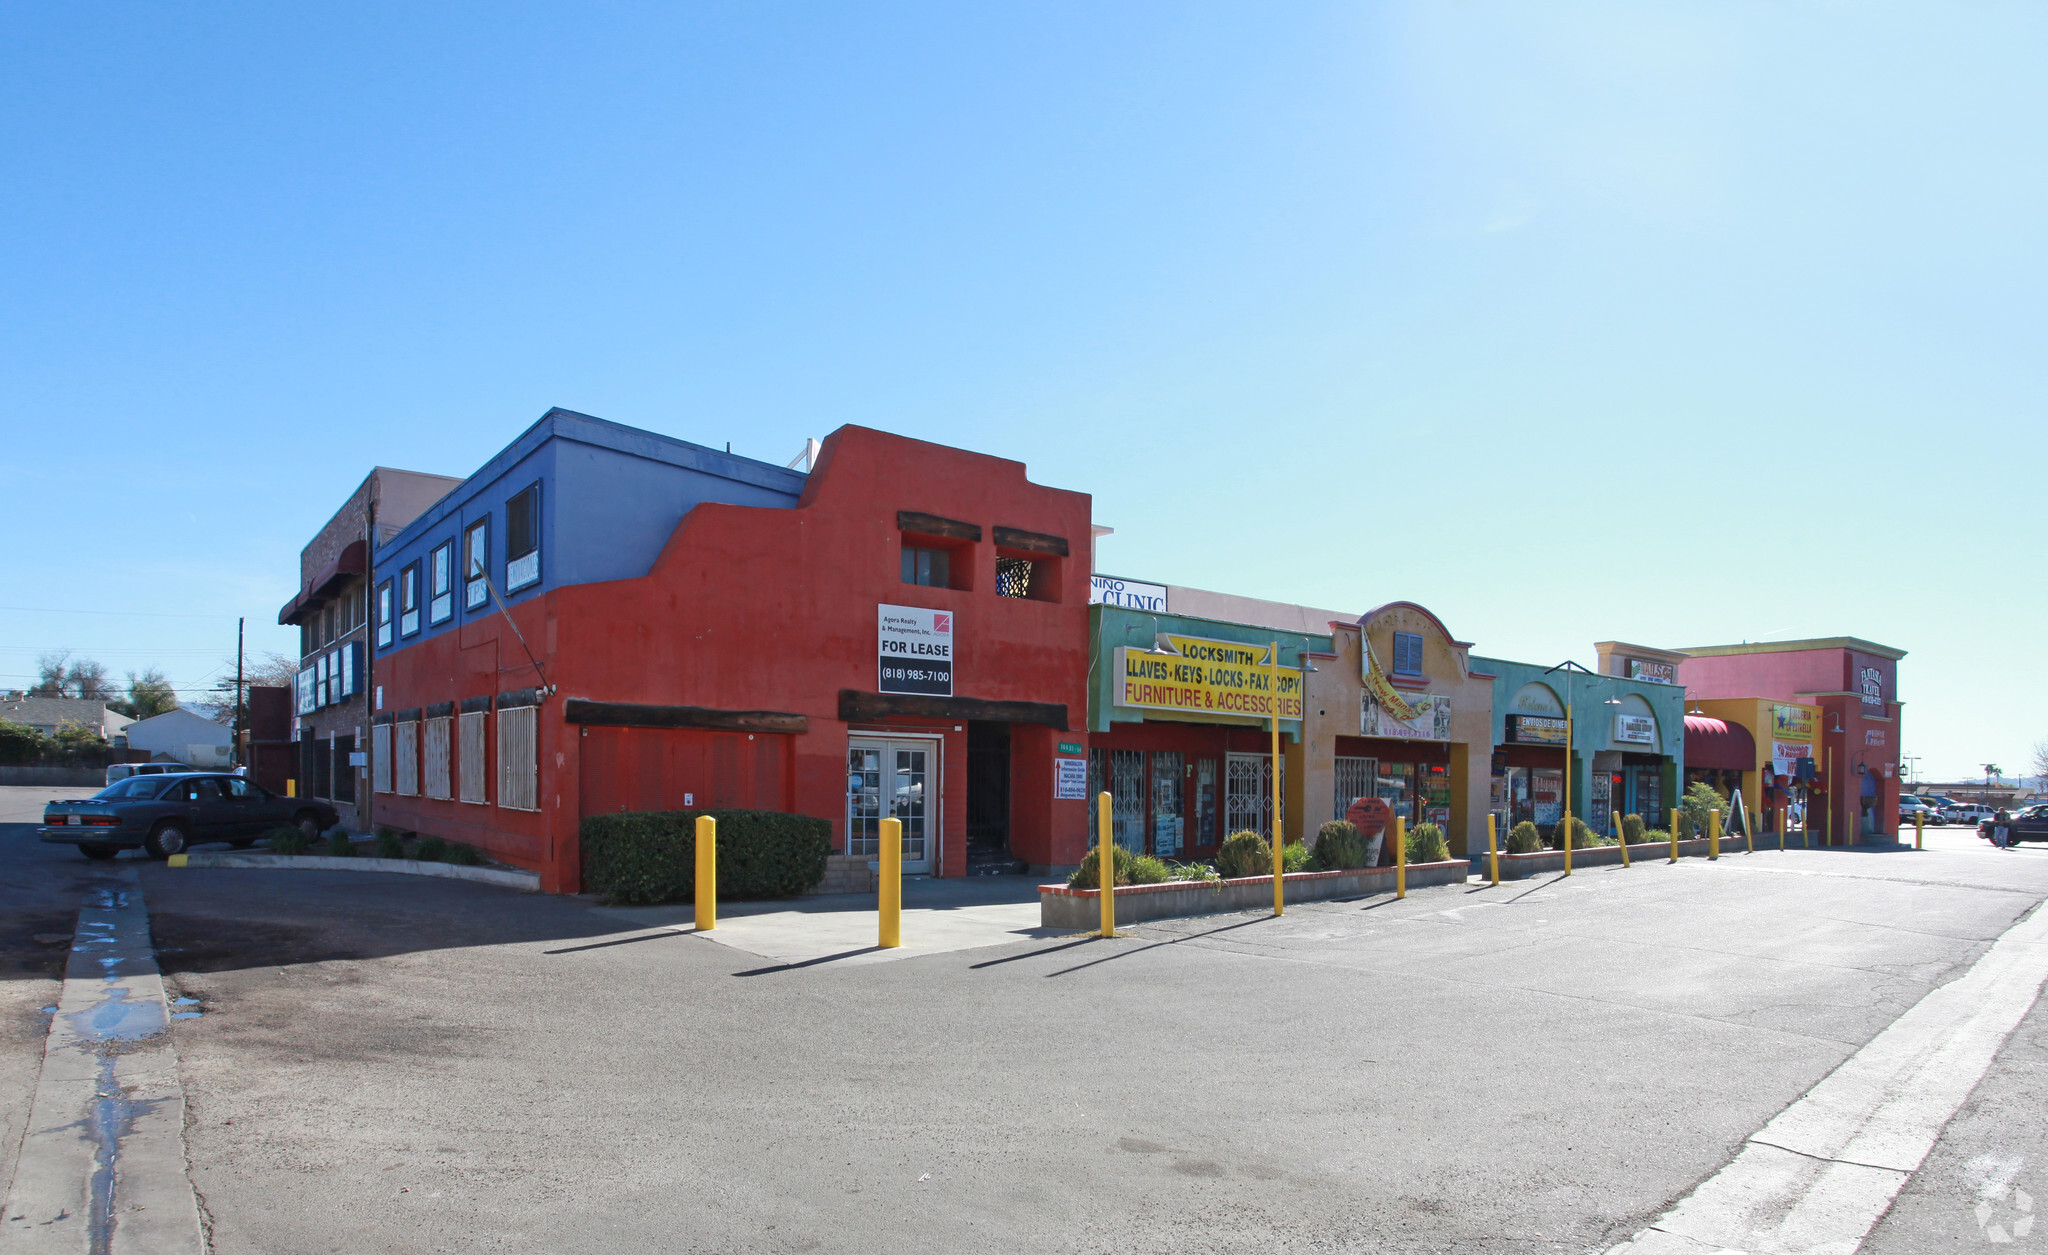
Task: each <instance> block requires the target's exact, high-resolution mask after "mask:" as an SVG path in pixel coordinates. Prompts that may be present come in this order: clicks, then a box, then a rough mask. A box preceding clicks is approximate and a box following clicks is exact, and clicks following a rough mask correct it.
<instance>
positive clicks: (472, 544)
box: [462, 516, 491, 610]
mask: <svg viewBox="0 0 2048 1255" xmlns="http://www.w3.org/2000/svg"><path fill="white" fill-rule="evenodd" d="M490 564H491V520H490V518H489V517H488V516H486V517H484V518H482V519H479V520H477V521H476V522H474V523H471V524H470V525H469V530H468V531H465V532H464V533H462V606H463V609H465V610H481V609H483V607H484V606H485V605H487V604H489V602H490V600H491V582H490V578H489V575H488V572H489V571H490V569H491V565H490Z"/></svg>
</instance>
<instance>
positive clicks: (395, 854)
mask: <svg viewBox="0 0 2048 1255" xmlns="http://www.w3.org/2000/svg"><path fill="white" fill-rule="evenodd" d="M377 857H378V858H404V857H405V838H404V837H401V836H399V835H398V829H396V828H386V827H383V826H381V825H380V826H379V827H378V829H377Z"/></svg>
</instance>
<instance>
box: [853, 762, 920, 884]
mask: <svg viewBox="0 0 2048 1255" xmlns="http://www.w3.org/2000/svg"><path fill="white" fill-rule="evenodd" d="M846 771H847V785H848V787H847V793H846V852H847V853H848V854H852V855H857V856H862V857H866V858H871V859H872V858H880V857H881V851H882V821H883V820H884V819H894V820H899V821H901V823H902V824H903V873H904V874H905V875H906V876H908V875H929V874H931V871H932V865H933V860H934V855H935V853H936V851H935V850H934V849H933V847H934V846H935V845H936V844H937V842H936V841H934V840H933V839H932V838H933V837H934V836H935V835H936V832H937V824H938V785H939V781H938V772H937V771H936V770H935V767H934V763H933V748H932V743H931V742H930V741H879V740H849V741H848V742H847V749H846ZM856 782H857V783H856Z"/></svg>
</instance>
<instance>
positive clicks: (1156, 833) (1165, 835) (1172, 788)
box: [1152, 750, 1187, 858]
mask: <svg viewBox="0 0 2048 1255" xmlns="http://www.w3.org/2000/svg"><path fill="white" fill-rule="evenodd" d="M1186 764H1187V759H1186V757H1185V756H1184V755H1182V754H1179V753H1176V752H1173V751H1170V750H1154V751H1153V753H1152V852H1153V853H1154V854H1157V855H1158V856H1159V857H1161V858H1172V857H1174V856H1175V855H1177V854H1179V853H1180V847H1181V827H1182V822H1183V821H1182V812H1183V811H1184V810H1185V809H1186V798H1187V777H1186V771H1187V766H1186Z"/></svg>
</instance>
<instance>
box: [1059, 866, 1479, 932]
mask: <svg viewBox="0 0 2048 1255" xmlns="http://www.w3.org/2000/svg"><path fill="white" fill-rule="evenodd" d="M1471 868H1472V865H1471V864H1470V863H1468V862H1466V861H1465V860H1464V859H1461V858H1460V859H1451V860H1450V861H1448V862H1443V863H1410V864H1409V865H1408V887H1409V888H1410V889H1418V888H1421V887H1422V886H1424V885H1456V884H1463V883H1464V881H1465V877H1466V875H1467V874H1468V873H1469V872H1470V871H1471ZM1502 874H1503V875H1505V874H1506V868H1502ZM1281 879H1282V880H1283V881H1285V882H1286V893H1287V901H1289V902H1314V901H1317V900H1319V899H1326V898H1360V897H1364V896H1365V895H1367V894H1371V893H1392V892H1393V891H1394V869H1393V868H1391V867H1361V868H1358V869H1356V870H1354V871H1344V872H1288V873H1287V874H1285V875H1284V876H1282V877H1281ZM1101 899H1102V890H1100V889H1069V888H1067V887H1066V886H1065V885H1040V886H1038V922H1039V926H1040V927H1042V928H1073V929H1093V928H1097V927H1100V925H1101V921H1102V907H1101ZM1272 907H1273V878H1272V877H1271V876H1242V877H1239V878H1237V879H1235V880H1225V881H1220V882H1219V881H1213V880H1211V881H1202V880H1192V881H1189V880H1174V881H1168V882H1167V883H1165V884H1163V885H1119V886H1117V890H1116V922H1117V923H1118V924H1135V923H1139V922H1142V921H1144V920H1148V919H1175V918H1178V917H1180V916H1184V915H1217V914H1221V913H1223V912H1226V911H1256V910H1271V909H1272Z"/></svg>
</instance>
